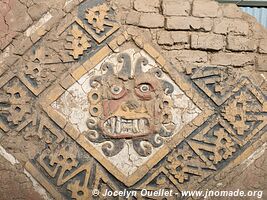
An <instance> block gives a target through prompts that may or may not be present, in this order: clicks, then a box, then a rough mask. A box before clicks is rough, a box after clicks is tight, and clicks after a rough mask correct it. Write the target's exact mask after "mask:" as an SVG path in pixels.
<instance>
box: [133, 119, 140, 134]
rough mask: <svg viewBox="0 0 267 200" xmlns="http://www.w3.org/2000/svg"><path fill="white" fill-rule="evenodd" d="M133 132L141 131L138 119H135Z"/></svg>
mask: <svg viewBox="0 0 267 200" xmlns="http://www.w3.org/2000/svg"><path fill="white" fill-rule="evenodd" d="M133 132H134V133H137V132H140V130H139V127H138V119H134V120H133Z"/></svg>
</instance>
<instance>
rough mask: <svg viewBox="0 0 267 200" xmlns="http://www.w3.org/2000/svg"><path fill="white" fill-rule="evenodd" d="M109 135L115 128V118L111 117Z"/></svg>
mask: <svg viewBox="0 0 267 200" xmlns="http://www.w3.org/2000/svg"><path fill="white" fill-rule="evenodd" d="M110 120H111V133H113V134H114V133H115V126H116V118H115V117H112V118H111V119H110Z"/></svg>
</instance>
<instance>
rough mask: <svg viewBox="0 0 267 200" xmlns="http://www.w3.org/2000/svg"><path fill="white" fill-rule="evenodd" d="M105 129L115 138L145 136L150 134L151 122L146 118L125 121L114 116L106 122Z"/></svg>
mask: <svg viewBox="0 0 267 200" xmlns="http://www.w3.org/2000/svg"><path fill="white" fill-rule="evenodd" d="M104 129H105V130H106V131H107V132H108V133H110V134H111V135H114V136H119V135H128V136H135V135H143V134H147V133H148V132H149V122H148V120H147V119H146V118H142V119H124V118H122V117H118V116H113V117H111V118H109V119H107V120H106V121H105V122H104Z"/></svg>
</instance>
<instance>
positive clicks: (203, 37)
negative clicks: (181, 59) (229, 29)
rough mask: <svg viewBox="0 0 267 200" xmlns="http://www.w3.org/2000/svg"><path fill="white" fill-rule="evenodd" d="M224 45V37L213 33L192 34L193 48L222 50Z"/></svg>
mask: <svg viewBox="0 0 267 200" xmlns="http://www.w3.org/2000/svg"><path fill="white" fill-rule="evenodd" d="M223 47H224V37H223V36H222V35H218V34H213V33H194V34H192V35H191V48H193V49H203V50H207V49H211V50H220V49H222V48H223Z"/></svg>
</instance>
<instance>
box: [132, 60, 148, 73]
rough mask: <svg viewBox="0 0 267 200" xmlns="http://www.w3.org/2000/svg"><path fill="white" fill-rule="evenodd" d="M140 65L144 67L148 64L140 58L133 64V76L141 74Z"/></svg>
mask: <svg viewBox="0 0 267 200" xmlns="http://www.w3.org/2000/svg"><path fill="white" fill-rule="evenodd" d="M142 64H143V65H144V66H146V65H147V64H148V60H147V59H146V58H145V57H140V58H138V60H137V61H136V64H135V74H136V75H138V74H141V73H143V70H142Z"/></svg>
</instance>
